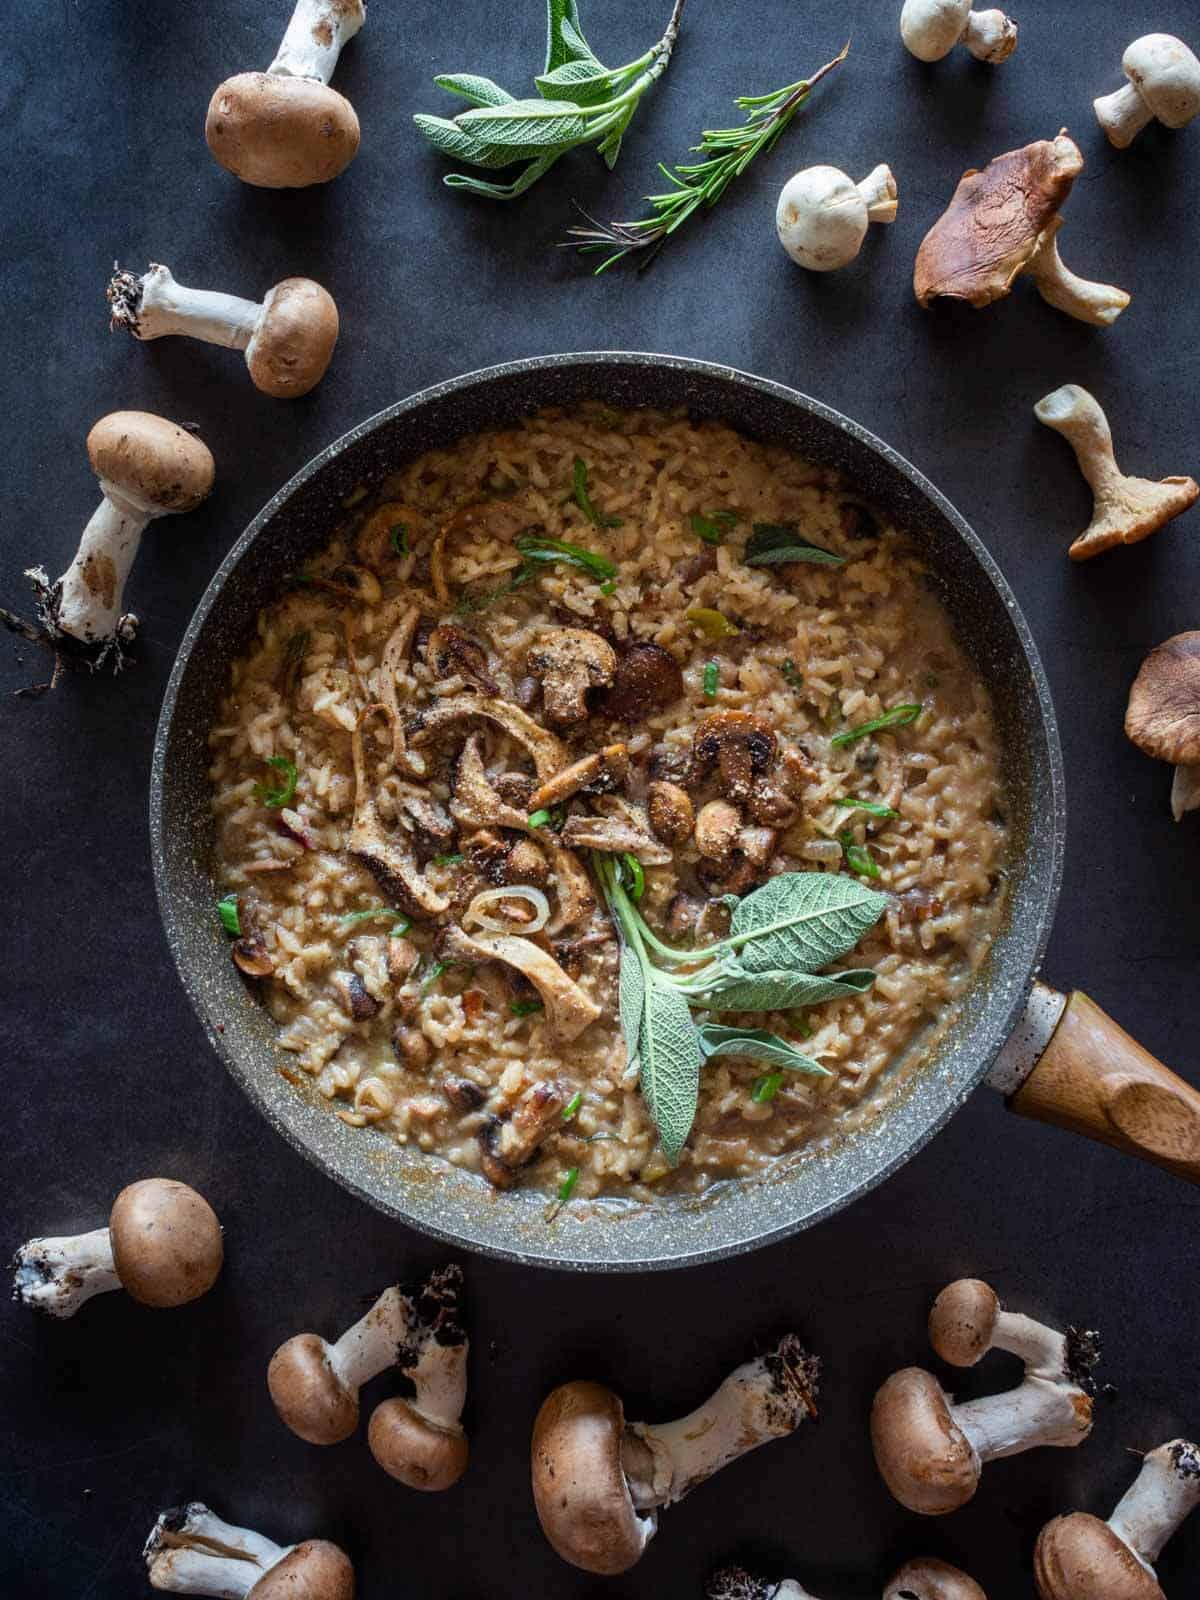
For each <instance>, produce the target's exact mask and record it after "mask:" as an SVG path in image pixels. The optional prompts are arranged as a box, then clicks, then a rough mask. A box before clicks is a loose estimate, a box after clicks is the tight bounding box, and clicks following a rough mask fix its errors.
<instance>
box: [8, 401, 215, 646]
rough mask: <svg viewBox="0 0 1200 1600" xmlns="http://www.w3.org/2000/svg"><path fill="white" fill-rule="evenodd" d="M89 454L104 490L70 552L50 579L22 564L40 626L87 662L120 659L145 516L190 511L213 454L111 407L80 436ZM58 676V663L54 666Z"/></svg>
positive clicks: (140, 414) (208, 478) (167, 425)
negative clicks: (79, 648) (77, 648)
mask: <svg viewBox="0 0 1200 1600" xmlns="http://www.w3.org/2000/svg"><path fill="white" fill-rule="evenodd" d="M87 453H88V459H89V460H90V462H91V464H92V470H93V472H95V474H96V476H97V477H98V478H99V479H100V488H101V490H102V491H103V495H104V498H103V499H102V500H101V502H100V504H99V506H98V507H97V509H96V511H95V512H94V513H93V515H92V518H91V520H90V522H89V523H88V525H87V527H86V528H85V529H84V530H83V537H82V539H81V540H80V541H79V549H78V550H77V551H76V552H75V559H74V561H72V563H71V565H70V566H69V567H68V568H67V570H66V572H64V573H63V575H62V577H61V578H59V580H58V582H57V583H54V584H52V583H51V582H50V580H49V578H48V577H47V575H46V571H45V568H43V567H29V568H27V569H26V573H25V576H26V577H27V578H28V579H29V580H30V581H31V582H32V584H33V587H34V592H35V593H36V595H37V600H38V612H39V616H40V619H41V623H42V626H43V627H44V629H45V630H46V635H47V637H48V640H49V641H50V642H51V643H54V642H56V641H64V640H73V641H75V642H76V643H77V644H80V645H83V646H85V647H86V648H87V651H88V654H89V656H90V657H91V659H92V664H93V665H94V666H100V665H101V664H102V663H103V662H104V661H105V660H107V659H108V658H110V657H111V658H112V660H113V663H114V665H115V667H116V668H117V670H120V667H121V664H122V651H121V646H122V644H126V643H128V642H129V640H131V639H132V638H133V636H134V634H135V633H136V632H137V618H136V617H135V616H134V615H132V613H125V612H123V611H122V609H121V606H122V602H123V600H124V594H125V580H126V578H128V576H129V572H130V569H131V567H132V566H133V562H134V557H135V556H136V555H137V552H138V546H139V545H140V543H141V540H142V534H143V533H144V532H145V529H146V526H147V524H148V523H150V522H152V521H153V520H154V518H155V517H165V516H170V515H174V514H175V513H177V512H183V511H194V510H195V509H196V507H197V506H198V505H199V504H200V502H201V501H202V500H203V499H205V497H206V496H207V494H208V492H209V490H210V489H211V488H212V483H213V474H214V470H215V469H214V466H213V458H212V455H211V454H210V453H209V450H208V448H207V446H205V445H203V444H202V443H201V442H200V440H199V439H197V438H195V437H194V436H193V435H192V434H190V433H188V432H187V431H186V430H185V429H183V428H181V427H179V426H178V425H177V424H176V423H174V422H168V421H167V419H166V418H165V417H156V416H153V415H152V414H151V413H150V412H148V411H113V412H110V413H109V415H108V416H107V417H101V418H100V421H99V422H98V423H97V424H96V425H95V427H94V428H93V429H92V431H91V432H90V433H89V434H88V437H87ZM56 676H57V670H56Z"/></svg>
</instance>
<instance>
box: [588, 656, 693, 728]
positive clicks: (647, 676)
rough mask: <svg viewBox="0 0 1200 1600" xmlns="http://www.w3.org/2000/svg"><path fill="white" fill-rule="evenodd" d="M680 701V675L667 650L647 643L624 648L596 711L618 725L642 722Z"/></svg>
mask: <svg viewBox="0 0 1200 1600" xmlns="http://www.w3.org/2000/svg"><path fill="white" fill-rule="evenodd" d="M682 698H683V673H682V671H681V670H680V666H679V663H678V662H677V661H676V659H675V657H674V656H673V655H672V654H671V653H670V651H669V650H664V649H663V647H662V646H661V645H658V644H653V643H651V642H650V640H648V639H638V640H636V641H635V642H634V643H633V644H631V645H627V646H626V647H625V649H623V650H622V651H621V653H620V655H619V656H618V658H617V666H616V671H615V673H614V674H613V680H612V684H611V687H609V688H608V689H606V690H604V692H603V693H602V694H601V695H599V696H598V697H597V702H596V706H597V710H599V711H601V712H603V714H604V715H605V716H607V717H615V718H616V720H617V721H618V722H644V721H645V719H646V718H647V717H649V716H650V715H651V714H652V713H653V712H655V711H665V710H666V709H667V707H668V706H672V705H674V704H675V702H676V701H677V700H681V699H682Z"/></svg>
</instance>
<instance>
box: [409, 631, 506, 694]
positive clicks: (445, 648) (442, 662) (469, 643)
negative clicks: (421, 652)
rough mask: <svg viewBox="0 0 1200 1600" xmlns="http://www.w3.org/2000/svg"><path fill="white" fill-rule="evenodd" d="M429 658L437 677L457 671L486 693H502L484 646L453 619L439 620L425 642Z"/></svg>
mask: <svg viewBox="0 0 1200 1600" xmlns="http://www.w3.org/2000/svg"><path fill="white" fill-rule="evenodd" d="M425 659H426V661H428V663H429V665H430V667H431V669H432V671H433V673H434V676H435V677H437V678H449V677H452V676H454V675H455V674H457V675H458V676H459V677H461V678H465V679H466V680H467V682H468V683H473V684H474V685H475V686H476V688H478V689H482V690H483V691H484V693H485V694H499V692H500V689H499V686H498V685H497V683H496V680H495V678H493V677H492V674H491V670H490V667H489V663H488V653H487V651H486V650H485V649H484V647H483V645H481V644H480V642H479V640H478V639H473V638H472V637H471V635H470V634H469V633H467V632H466V630H465V629H463V628H460V627H458V626H456V624H454V623H453V622H439V623H438V625H437V627H436V628H435V629H434V630H433V632H432V633H431V634H430V635H429V638H428V639H427V640H426V642H425Z"/></svg>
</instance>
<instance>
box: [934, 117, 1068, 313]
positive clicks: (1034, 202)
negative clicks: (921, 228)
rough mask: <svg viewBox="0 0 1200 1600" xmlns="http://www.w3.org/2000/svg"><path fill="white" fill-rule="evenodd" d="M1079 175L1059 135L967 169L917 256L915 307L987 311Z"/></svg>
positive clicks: (1063, 133) (1018, 269) (1020, 267)
mask: <svg viewBox="0 0 1200 1600" xmlns="http://www.w3.org/2000/svg"><path fill="white" fill-rule="evenodd" d="M1082 170H1083V156H1082V154H1081V152H1080V149H1079V146H1078V145H1077V144H1076V143H1075V141H1074V140H1073V139H1069V138H1068V137H1067V132H1066V129H1065V128H1064V129H1063V130H1062V131H1061V132H1060V133H1059V135H1058V137H1057V138H1056V139H1038V140H1036V141H1035V142H1034V143H1033V144H1027V145H1023V146H1022V147H1021V149H1019V150H1008V151H1006V152H1005V153H1004V154H1003V155H999V156H997V157H996V158H995V160H993V161H989V162H988V164H987V166H986V167H984V169H983V171H982V172H979V171H976V169H975V168H973V167H972V168H970V169H969V170H968V171H966V172H964V173H963V175H962V177H961V178H960V179H959V183H958V188H957V189H955V191H954V195H953V197H952V199H951V201H950V204H949V205H948V206H947V208H946V210H945V212H944V213H943V214H942V215H941V216H940V217H939V218H938V220H937V221H936V222H935V223H934V225H933V227H932V228H930V230H929V232H928V233H927V234H926V235H925V237H924V239H923V240H922V241H921V248H920V249H919V250H918V251H917V262H916V267H915V268H914V271H913V289H914V290H915V292H916V296H917V300H918V301H919V303H920V304H921V305H923V306H927V305H928V304H929V302H930V301H931V300H936V299H938V298H942V297H944V298H948V299H952V300H965V301H967V303H968V304H969V305H973V306H986V305H990V304H991V303H992V301H993V300H1000V299H1003V297H1004V296H1005V295H1006V294H1007V293H1008V291H1009V290H1010V289H1011V288H1012V285H1013V280H1014V279H1015V278H1016V277H1017V276H1018V274H1019V273H1020V272H1021V271H1022V270H1023V269H1024V267H1025V266H1026V265H1027V264H1028V262H1029V258H1030V256H1031V255H1032V254H1033V251H1034V247H1035V246H1036V244H1037V242H1038V238H1039V236H1040V235H1041V233H1042V230H1043V229H1044V228H1045V227H1046V224H1047V223H1048V222H1049V221H1050V219H1051V218H1052V217H1054V216H1055V215H1056V214H1057V212H1058V209H1059V207H1060V206H1061V205H1062V203H1063V201H1064V200H1065V199H1066V198H1067V196H1068V194H1070V192H1071V185H1072V184H1073V183H1074V181H1075V179H1076V177H1077V176H1078V175H1079V173H1080V172H1081V171H1082Z"/></svg>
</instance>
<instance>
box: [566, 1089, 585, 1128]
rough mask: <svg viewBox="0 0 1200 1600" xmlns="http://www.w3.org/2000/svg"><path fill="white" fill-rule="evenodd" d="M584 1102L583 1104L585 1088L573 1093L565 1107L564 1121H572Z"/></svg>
mask: <svg viewBox="0 0 1200 1600" xmlns="http://www.w3.org/2000/svg"><path fill="white" fill-rule="evenodd" d="M582 1104H583V1090H582V1089H581V1090H580V1091H579V1093H578V1094H573V1095H572V1096H571V1098H570V1099H569V1100H568V1101H567V1103H566V1105H565V1106H564V1107H563V1121H564V1122H570V1120H571V1118H572V1117H573V1116H574V1115H575V1113H576V1112H577V1111H578V1110H579V1108H580V1106H581V1105H582Z"/></svg>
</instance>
